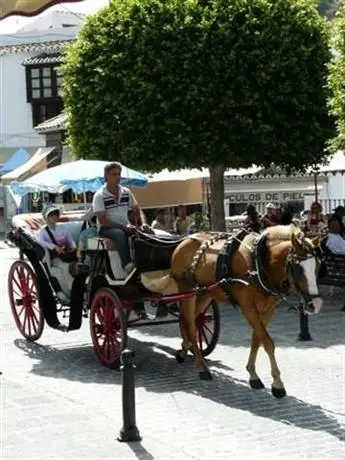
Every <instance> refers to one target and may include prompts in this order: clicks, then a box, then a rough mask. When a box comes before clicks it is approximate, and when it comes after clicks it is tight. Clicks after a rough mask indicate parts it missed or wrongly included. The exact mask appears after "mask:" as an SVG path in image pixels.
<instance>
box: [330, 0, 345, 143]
mask: <svg viewBox="0 0 345 460" xmlns="http://www.w3.org/2000/svg"><path fill="white" fill-rule="evenodd" d="M332 44H333V47H334V48H333V49H334V57H333V59H332V62H331V65H330V71H329V87H330V89H331V101H330V106H331V110H332V112H333V114H334V116H335V118H336V129H337V133H336V136H335V137H334V139H333V142H332V147H333V150H337V149H344V148H345V83H344V82H345V5H344V6H343V7H342V8H341V9H340V10H339V12H338V14H337V19H336V22H335V27H334V34H333V43H332Z"/></svg>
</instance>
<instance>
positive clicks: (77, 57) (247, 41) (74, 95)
mask: <svg viewBox="0 0 345 460" xmlns="http://www.w3.org/2000/svg"><path fill="white" fill-rule="evenodd" d="M328 60H329V49H328V36H327V27H326V26H325V23H324V21H323V19H322V18H321V17H320V15H319V14H318V12H317V10H316V8H315V5H313V4H312V2H311V1H309V0H232V1H229V0H199V1H198V0H183V1H182V0H113V1H112V2H111V3H110V5H109V6H108V7H106V8H104V9H103V10H101V11H100V12H99V13H98V14H96V15H95V16H92V17H90V18H89V20H88V21H87V22H86V24H85V26H84V28H83V29H82V31H81V33H80V35H79V37H78V40H77V41H76V42H75V43H74V44H73V45H72V46H71V47H70V49H69V51H68V53H67V56H66V63H65V66H64V76H65V94H64V99H65V105H66V110H67V113H68V119H69V122H68V133H69V140H70V143H71V145H72V148H73V151H74V153H75V154H76V156H78V157H84V158H86V157H92V158H101V159H107V160H110V159H117V160H120V161H122V162H124V163H126V164H128V165H130V166H132V167H136V168H140V169H142V170H145V171H158V170H161V169H163V168H166V167H167V168H169V169H177V168H183V167H208V168H209V170H210V187H211V216H212V223H213V228H215V229H219V230H221V229H223V228H224V208H223V199H224V185H223V174H224V171H225V169H226V168H227V167H239V166H241V167H249V166H250V165H252V164H253V163H255V164H257V165H263V166H269V165H271V164H272V163H274V164H275V165H277V166H280V167H283V168H285V169H288V170H292V169H304V168H306V167H307V166H309V165H311V164H314V163H317V162H319V161H320V160H321V159H322V158H323V156H324V147H325V143H326V141H327V139H328V137H329V136H330V135H331V134H332V123H331V121H330V119H329V117H328V112H327V104H326V100H327V90H326V89H325V83H326V75H327V70H326V64H327V62H328Z"/></svg>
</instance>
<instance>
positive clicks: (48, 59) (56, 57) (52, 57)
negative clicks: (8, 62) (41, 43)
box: [22, 53, 61, 66]
mask: <svg viewBox="0 0 345 460" xmlns="http://www.w3.org/2000/svg"><path fill="white" fill-rule="evenodd" d="M60 62H61V54H60V53H51V54H48V53H41V54H39V55H38V56H31V57H29V58H27V59H25V61H23V62H22V65H23V66H28V65H37V64H60Z"/></svg>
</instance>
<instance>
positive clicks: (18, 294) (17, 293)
mask: <svg viewBox="0 0 345 460" xmlns="http://www.w3.org/2000/svg"><path fill="white" fill-rule="evenodd" d="M12 293H13V294H15V295H16V296H17V297H19V298H20V299H22V298H23V294H22V293H21V292H18V291H16V290H15V289H14V288H13V289H12Z"/></svg>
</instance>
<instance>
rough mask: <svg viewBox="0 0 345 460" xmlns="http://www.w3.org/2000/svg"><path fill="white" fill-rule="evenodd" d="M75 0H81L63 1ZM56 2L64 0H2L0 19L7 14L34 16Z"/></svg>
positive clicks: (73, 0)
mask: <svg viewBox="0 0 345 460" xmlns="http://www.w3.org/2000/svg"><path fill="white" fill-rule="evenodd" d="M66 1H68V2H77V1H81V0H65V2H66ZM57 3H64V0H26V1H21V2H19V1H18V0H2V1H1V9H0V20H1V19H4V18H7V17H8V16H13V15H18V16H35V15H37V14H39V13H42V11H44V10H46V9H47V8H49V7H50V6H53V5H55V4H57Z"/></svg>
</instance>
